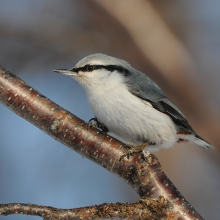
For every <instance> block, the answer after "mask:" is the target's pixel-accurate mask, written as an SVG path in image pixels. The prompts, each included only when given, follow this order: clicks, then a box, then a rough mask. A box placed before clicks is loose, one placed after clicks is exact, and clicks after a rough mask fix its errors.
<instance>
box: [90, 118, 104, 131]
mask: <svg viewBox="0 0 220 220" xmlns="http://www.w3.org/2000/svg"><path fill="white" fill-rule="evenodd" d="M90 127H95V128H97V129H99V130H101V131H102V132H105V133H107V132H108V128H106V127H105V126H104V125H103V124H101V123H100V122H99V121H98V119H97V118H91V119H90V120H89V125H88V128H90Z"/></svg>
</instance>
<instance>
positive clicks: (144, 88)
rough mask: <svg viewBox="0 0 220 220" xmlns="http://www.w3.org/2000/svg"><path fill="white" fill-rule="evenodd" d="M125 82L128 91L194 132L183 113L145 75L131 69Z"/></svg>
mask: <svg viewBox="0 0 220 220" xmlns="http://www.w3.org/2000/svg"><path fill="white" fill-rule="evenodd" d="M126 84H127V86H128V89H129V91H130V93H132V94H133V95H135V96H137V97H138V98H140V99H143V100H146V101H148V102H149V103H151V105H152V106H153V107H154V108H155V109H157V110H158V111H160V112H162V113H164V114H167V115H169V116H170V117H171V118H172V120H173V121H174V122H175V123H176V124H178V125H179V126H180V127H183V128H185V129H187V130H190V131H192V132H193V133H194V131H193V129H192V128H191V126H190V125H189V123H188V121H187V119H186V117H185V116H184V115H183V113H182V112H181V111H180V110H179V109H178V108H177V107H176V106H175V105H174V104H173V103H172V102H171V101H170V100H169V99H168V98H167V97H166V96H165V94H164V93H163V91H162V90H161V89H160V87H159V86H158V85H157V84H156V83H155V82H154V81H153V80H151V79H150V78H149V77H148V76H147V75H145V74H143V73H141V72H138V71H137V70H135V69H133V71H132V75H130V76H129V77H127V80H126Z"/></svg>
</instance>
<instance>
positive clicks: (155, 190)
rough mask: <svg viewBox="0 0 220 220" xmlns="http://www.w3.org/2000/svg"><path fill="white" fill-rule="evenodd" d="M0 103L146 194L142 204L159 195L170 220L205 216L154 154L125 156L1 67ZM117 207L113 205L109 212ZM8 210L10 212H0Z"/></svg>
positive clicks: (112, 143) (111, 140) (122, 148)
mask: <svg viewBox="0 0 220 220" xmlns="http://www.w3.org/2000/svg"><path fill="white" fill-rule="evenodd" d="M0 101H1V102H2V103H3V104H4V105H5V106H7V107H8V108H9V109H11V110H12V111H13V112H15V113H16V114H17V115H19V116H21V117H23V118H24V119H26V120H28V121H29V122H31V123H32V124H34V125H35V126H37V127H38V128H40V129H41V130H43V131H44V132H45V133H47V134H49V135H50V136H51V137H53V138H54V139H56V140H57V141H59V142H61V143H63V144H65V145H66V146H68V147H69V148H71V149H72V150H75V151H77V152H78V153H80V154H81V155H83V156H85V157H87V158H89V159H90V160H92V161H94V162H96V163H97V164H99V165H101V166H103V167H105V168H106V169H107V170H109V171H110V172H112V173H114V174H116V175H117V176H119V177H120V178H122V179H123V180H125V181H126V182H127V183H128V184H129V185H130V186H131V187H132V188H133V189H134V190H135V191H136V192H137V193H138V194H139V195H140V196H141V198H142V200H141V201H142V202H140V203H137V204H139V205H140V204H142V203H144V204H145V205H146V206H147V207H148V208H150V207H149V206H148V205H149V202H150V201H151V202H153V201H155V200H157V199H158V198H159V197H160V201H164V203H166V204H169V206H167V207H166V208H164V206H163V207H162V206H161V207H160V208H161V210H162V209H165V214H166V219H177V218H178V217H179V218H180V219H187V220H189V219H203V218H202V217H201V216H200V215H199V214H198V213H197V212H196V211H195V210H194V208H193V207H192V206H191V205H190V204H189V203H188V202H187V201H186V200H185V199H184V197H183V196H182V195H181V193H180V192H179V191H178V190H177V189H176V187H175V186H174V185H173V184H172V182H171V181H170V180H169V179H168V177H167V176H166V174H165V173H164V171H163V170H162V168H161V165H160V163H159V161H158V159H157V158H156V157H155V156H154V155H152V154H144V153H139V154H135V155H133V156H130V157H129V158H127V157H123V159H122V160H120V159H121V157H122V156H123V155H124V154H126V153H127V149H126V148H125V144H123V143H122V142H120V141H119V140H116V139H115V138H113V137H111V136H108V135H106V134H105V133H103V132H101V131H98V130H97V129H95V128H88V124H87V123H86V122H84V121H82V120H81V119H79V118H77V117H76V116H74V115H73V114H71V113H70V112H68V111H66V110H64V109H63V108H61V107H60V106H58V105H57V104H55V103H54V102H52V101H50V100H49V99H48V98H46V97H45V96H43V95H41V94H40V93H38V92H37V91H36V90H34V89H33V88H32V87H30V86H29V85H27V84H26V83H25V82H24V81H22V80H21V79H19V78H18V77H16V76H15V75H13V74H12V73H10V72H8V71H6V70H4V69H3V68H2V67H0ZM158 201H159V200H158ZM158 204H162V203H158ZM16 205H18V206H19V205H20V204H12V205H8V207H12V208H11V210H12V211H13V210H15V211H16V210H17V209H16V208H14V207H17V206H16ZM139 205H138V206H137V207H139ZM21 206H22V205H20V206H19V207H21ZM29 206H30V207H32V205H29ZM113 206H114V205H108V208H109V210H110V208H111V207H113ZM124 206H125V207H127V206H129V207H130V209H132V208H134V207H135V205H134V204H130V205H124ZM1 207H7V205H2V206H1ZM24 207H27V205H23V209H18V210H20V213H23V210H24V209H25V208H24ZM30 207H29V208H30ZM95 207H96V208H97V212H98V211H100V212H103V211H102V209H99V208H100V206H94V207H93V208H94V209H96V208H95ZM41 208H43V207H42V206H41ZM51 209H52V208H51ZM46 210H47V208H45V211H46ZM151 210H152V209H151ZM4 213H7V212H3V213H1V212H0V214H4ZM140 213H141V209H140ZM10 214H12V212H10ZM127 214H128V213H127ZM151 214H152V212H151ZM157 214H158V213H157ZM168 217H169V218H168ZM171 217H172V218H171ZM127 218H128V217H127ZM64 219H65V218H64ZM140 219H141V218H140Z"/></svg>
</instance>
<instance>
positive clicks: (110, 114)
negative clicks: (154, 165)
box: [86, 74, 177, 151]
mask: <svg viewBox="0 0 220 220" xmlns="http://www.w3.org/2000/svg"><path fill="white" fill-rule="evenodd" d="M112 77H120V76H118V74H117V75H116V76H114V75H113V76H112ZM116 82H118V83H116ZM122 82H123V78H122V79H121V81H120V80H119V81H115V80H112V81H111V80H108V83H107V84H106V83H105V82H103V83H101V84H100V82H99V84H98V85H96V86H95V84H96V83H95V82H94V84H93V86H90V87H88V88H87V89H86V92H87V96H88V100H89V103H90V106H91V108H92V111H93V113H94V115H95V117H97V118H98V120H99V121H100V122H101V123H103V124H104V125H105V126H106V127H107V128H108V129H109V131H110V132H112V133H113V134H115V135H116V136H118V137H119V138H122V139H123V140H124V141H126V142H131V143H134V144H136V145H139V144H143V143H144V142H146V141H150V142H152V143H155V144H156V146H155V145H154V146H152V149H153V150H152V149H151V151H154V150H157V148H168V147H171V146H172V145H173V144H174V143H175V142H176V141H177V135H176V129H175V125H174V123H173V122H172V120H171V119H170V117H169V116H167V115H165V114H163V113H161V112H159V111H157V110H156V109H154V108H153V107H152V106H151V104H150V103H148V102H145V101H143V100H141V99H139V98H138V97H136V96H134V95H132V94H131V93H130V92H129V91H128V89H127V87H126V85H125V83H122Z"/></svg>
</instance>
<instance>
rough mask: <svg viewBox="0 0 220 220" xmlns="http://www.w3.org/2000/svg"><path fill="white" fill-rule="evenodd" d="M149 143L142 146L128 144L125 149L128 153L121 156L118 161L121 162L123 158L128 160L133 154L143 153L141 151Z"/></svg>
mask: <svg viewBox="0 0 220 220" xmlns="http://www.w3.org/2000/svg"><path fill="white" fill-rule="evenodd" d="M148 145H149V143H148V142H146V143H144V144H141V145H137V146H136V145H134V144H133V143H128V144H127V145H126V146H125V148H126V149H127V148H128V153H126V154H124V155H122V156H121V157H120V159H119V161H121V160H122V159H123V158H124V157H127V158H128V159H129V158H130V156H133V155H135V154H138V153H140V152H142V151H143V149H144V148H145V147H146V146H148Z"/></svg>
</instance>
